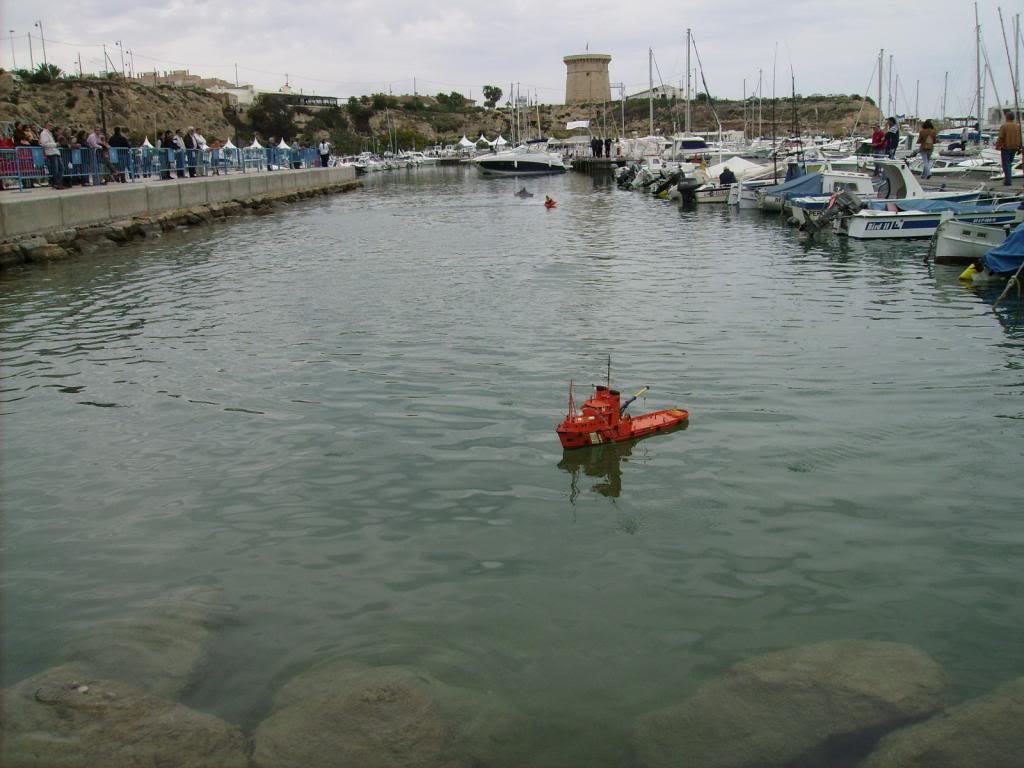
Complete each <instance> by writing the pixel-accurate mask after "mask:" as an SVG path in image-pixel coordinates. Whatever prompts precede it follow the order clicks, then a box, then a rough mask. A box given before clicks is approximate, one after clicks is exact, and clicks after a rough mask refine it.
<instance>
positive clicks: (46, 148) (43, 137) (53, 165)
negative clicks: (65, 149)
mask: <svg viewBox="0 0 1024 768" xmlns="http://www.w3.org/2000/svg"><path fill="white" fill-rule="evenodd" d="M39 146H41V147H42V148H43V155H44V156H45V157H46V170H47V171H49V173H50V187H51V188H52V189H61V188H63V187H64V161H63V159H61V156H60V148H59V147H58V146H57V140H56V139H55V138H54V137H53V126H52V125H51V124H50V123H47V124H46V125H44V126H43V130H41V131H40V132H39Z"/></svg>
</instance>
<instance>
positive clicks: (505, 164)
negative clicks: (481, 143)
mask: <svg viewBox="0 0 1024 768" xmlns="http://www.w3.org/2000/svg"><path fill="white" fill-rule="evenodd" d="M545 145H546V142H545V144H541V143H540V142H538V143H535V144H522V145H520V146H518V147H516V148H515V149H509V150H505V151H504V152H491V153H488V154H484V155H480V156H478V157H474V158H473V160H472V163H473V165H475V166H476V167H477V169H478V170H479V171H480V173H482V174H484V175H485V176H490V175H493V176H538V175H541V174H546V173H565V163H564V162H563V161H562V158H561V157H559V156H558V155H555V154H552V153H551V152H546V151H545V150H544V149H543V148H542V147H543V146H545Z"/></svg>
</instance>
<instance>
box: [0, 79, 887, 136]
mask: <svg viewBox="0 0 1024 768" xmlns="http://www.w3.org/2000/svg"><path fill="white" fill-rule="evenodd" d="M40 69H41V68H40ZM59 74H60V73H59V71H57V73H56V75H55V74H54V73H53V72H37V73H27V72H20V73H18V75H17V76H16V75H14V74H12V73H9V72H3V71H0V121H15V120H20V121H23V122H31V123H40V124H41V123H43V122H45V121H47V120H50V121H53V122H54V123H55V124H57V125H61V126H70V127H73V128H76V129H78V128H81V129H86V130H88V129H91V128H93V127H101V126H103V125H106V126H107V128H108V130H110V129H112V128H113V127H114V126H115V125H120V126H124V127H126V128H127V129H128V130H129V135H130V136H132V137H133V138H134V139H136V140H141V138H142V137H144V136H149V137H150V138H153V137H155V136H156V135H157V133H158V132H163V131H164V130H174V129H185V128H187V127H188V126H195V127H196V128H197V129H198V130H199V131H200V132H201V133H202V134H203V135H204V136H206V138H207V140H209V141H213V140H214V139H218V140H220V141H224V140H226V139H229V138H230V139H233V140H234V141H235V142H236V143H240V142H249V141H251V140H252V138H253V137H255V136H258V137H259V138H260V140H261V141H267V140H269V139H270V138H272V137H273V138H274V139H279V138H282V137H283V138H285V139H286V140H287V141H289V142H293V141H295V140H302V141H306V142H308V143H314V142H316V141H318V140H320V139H321V138H322V137H328V138H329V139H330V140H331V142H332V144H333V145H334V148H335V151H337V152H341V153H350V152H358V151H361V150H363V149H374V148H377V149H381V150H383V149H384V148H387V147H389V146H392V145H394V144H397V145H398V146H399V147H402V148H411V147H416V148H423V147H427V146H431V145H435V144H453V143H455V142H457V141H458V139H459V138H460V137H461V136H463V135H465V136H469V137H470V138H476V137H477V136H479V135H480V134H484V135H485V136H487V137H489V138H494V137H495V136H497V135H498V134H502V135H504V136H505V137H506V138H510V137H511V135H512V116H511V110H510V108H509V107H508V105H507V104H505V105H502V102H501V96H502V94H501V90H500V89H499V88H496V87H493V86H487V87H486V89H485V93H487V95H488V96H489V97H490V99H489V101H488V102H487V103H486V105H485V106H478V105H476V104H475V103H473V102H471V101H469V100H468V99H466V98H465V97H464V96H463V95H462V94H459V93H457V92H452V93H447V94H444V93H439V94H435V95H434V96H426V95H412V96H392V95H388V94H383V93H376V94H371V95H367V96H362V97H351V98H349V99H348V100H347V101H343V102H341V103H340V104H339V105H338V106H336V107H328V108H315V107H305V106H301V105H299V106H297V105H295V104H294V103H293V102H294V97H289V96H288V95H284V94H273V93H267V94H261V95H260V96H259V97H258V98H257V100H256V102H255V103H254V104H253V105H252V106H250V107H249V108H241V107H238V106H237V105H234V106H233V105H231V104H230V103H229V101H228V99H227V97H226V96H224V95H222V94H214V93H210V92H208V91H205V90H202V89H199V88H182V87H177V86H171V85H157V86H153V85H145V84H142V83H138V82H131V81H128V82H126V81H124V80H122V79H120V78H116V77H111V78H98V77H82V78H79V77H66V76H58V75H59ZM654 107H655V108H654V126H655V132H656V133H661V134H664V135H668V134H671V133H673V132H676V131H679V130H681V129H682V127H683V125H684V104H683V102H682V101H681V100H667V99H658V100H656V101H655V104H654ZM794 107H795V109H794ZM773 114H774V121H775V126H776V133H777V134H778V135H780V136H781V135H788V134H790V133H792V132H794V131H795V130H799V131H800V132H801V133H804V134H822V135H826V136H844V135H849V134H850V132H851V131H853V130H854V127H855V126H857V127H858V130H859V132H860V133H864V132H869V129H868V128H867V126H868V125H869V124H872V123H875V122H877V120H878V117H879V115H878V110H877V109H876V107H875V105H874V103H873V102H872V101H871V100H870V99H867V100H864V99H862V98H861V97H860V96H857V95H841V96H812V97H806V98H802V97H797V98H796V100H795V101H794V100H793V99H789V98H780V99H778V100H777V101H776V102H775V103H774V105H773V104H772V102H771V101H770V100H765V101H763V102H761V103H758V102H756V101H755V100H752V99H751V100H748V101H747V103H746V104H745V105H744V103H743V102H742V101H739V100H732V101H730V100H717V99H712V100H709V99H707V97H705V96H704V94H699V95H698V96H697V98H696V99H694V100H693V102H692V104H691V126H692V129H693V130H695V131H715V130H717V126H718V123H719V121H720V122H721V125H722V128H723V130H741V129H743V128H744V127H746V128H747V131H748V135H751V136H752V135H755V134H756V133H757V132H758V127H759V126H760V132H761V133H762V134H763V135H770V134H771V132H772V116H773ZM716 116H717V119H716ZM573 120H590V121H591V126H592V130H593V131H594V132H595V133H598V134H601V135H608V136H611V137H617V136H619V135H620V134H622V132H623V129H622V126H623V122H624V123H625V135H626V136H644V135H647V134H648V132H649V104H648V102H647V101H646V100H643V99H636V100H628V101H626V103H625V105H623V104H622V102H609V103H608V104H583V105H560V104H557V105H540V106H533V107H530V108H529V109H528V110H523V112H522V113H521V116H520V121H521V122H520V125H523V124H524V123H526V127H524V128H523V130H522V132H523V133H524V135H526V136H527V137H529V136H534V137H535V136H537V135H538V134H542V135H544V136H548V137H559V138H562V137H565V136H567V135H569V132H568V131H566V130H565V125H566V123H567V122H569V121H573ZM538 123H539V130H538Z"/></svg>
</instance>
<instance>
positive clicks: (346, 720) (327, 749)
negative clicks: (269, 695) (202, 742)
mask: <svg viewBox="0 0 1024 768" xmlns="http://www.w3.org/2000/svg"><path fill="white" fill-rule="evenodd" d="M274 704H275V706H274V711H273V713H272V714H271V715H270V717H269V718H267V719H266V720H264V721H263V722H262V723H261V724H260V726H259V728H257V730H256V734H255V739H254V741H255V753H254V756H253V759H254V762H255V763H256V765H257V766H260V768H318V767H319V766H331V768H335V767H337V768H347V767H348V766H352V768H457V767H460V766H483V765H486V766H501V765H508V766H514V765H520V764H522V763H521V761H520V760H518V759H517V755H518V754H519V749H520V745H522V744H523V739H522V738H520V734H521V733H522V730H523V729H522V722H521V720H520V719H519V718H518V716H517V715H516V714H515V713H513V712H511V711H510V710H508V709H507V708H506V707H504V706H503V705H502V704H501V703H500V702H498V701H496V700H494V699H492V698H490V697H488V696H486V695H484V694H479V693H474V692H470V691H465V690H463V689H458V688H452V687H449V686H445V685H444V684H442V683H440V682H438V681H437V680H435V679H433V678H431V677H429V676H426V675H421V674H417V673H414V672H412V671H409V670H406V669H402V668H399V667H365V666H361V665H354V664H352V663H348V662H339V663H335V664H329V665H325V666H321V667H317V668H314V669H312V670H309V671H308V672H306V673H303V674H302V675H299V676H298V677H296V678H294V679H293V680H291V681H290V682H289V683H288V684H287V685H285V686H284V688H282V689H281V691H280V692H279V693H278V695H277V697H276V698H275V701H274Z"/></svg>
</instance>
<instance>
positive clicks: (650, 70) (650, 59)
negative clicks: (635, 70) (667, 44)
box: [647, 48, 654, 136]
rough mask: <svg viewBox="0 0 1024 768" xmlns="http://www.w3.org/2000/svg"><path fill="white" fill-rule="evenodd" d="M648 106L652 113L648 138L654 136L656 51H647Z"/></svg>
mask: <svg viewBox="0 0 1024 768" xmlns="http://www.w3.org/2000/svg"><path fill="white" fill-rule="evenodd" d="M647 80H648V83H649V85H648V88H647V106H648V109H649V111H650V133H648V134H647V135H648V136H653V135H654V49H653V48H648V49H647Z"/></svg>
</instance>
